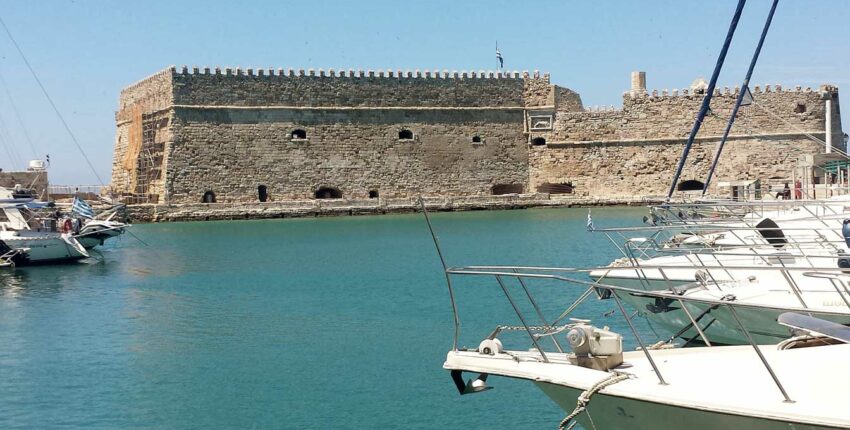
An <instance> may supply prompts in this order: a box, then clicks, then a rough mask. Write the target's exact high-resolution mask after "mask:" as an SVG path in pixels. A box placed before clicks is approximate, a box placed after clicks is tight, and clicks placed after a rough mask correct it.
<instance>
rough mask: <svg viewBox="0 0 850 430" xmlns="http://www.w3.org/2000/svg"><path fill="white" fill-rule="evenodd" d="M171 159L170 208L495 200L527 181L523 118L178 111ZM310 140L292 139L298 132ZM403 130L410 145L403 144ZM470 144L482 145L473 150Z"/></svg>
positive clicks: (512, 114) (503, 114)
mask: <svg viewBox="0 0 850 430" xmlns="http://www.w3.org/2000/svg"><path fill="white" fill-rule="evenodd" d="M175 117H176V118H177V120H176V121H175V123H174V134H175V136H176V138H175V141H174V142H173V145H172V148H173V149H172V151H171V154H170V163H171V165H172V166H174V167H173V168H171V169H170V171H169V177H168V181H169V185H168V186H169V190H170V192H171V198H172V201H187V202H195V201H200V199H201V198H202V196H203V194H204V193H205V192H206V191H213V192H214V193H215V194H216V198H217V201H234V202H235V201H256V200H257V187H258V186H260V185H265V186H266V187H267V189H268V193H269V194H270V195H271V197H272V199H274V200H282V199H306V198H313V197H314V193H315V191H316V190H317V189H318V188H319V187H333V188H337V189H339V190H340V191H342V194H343V197H346V198H366V197H368V195H369V191H373V190H374V191H378V193H379V195H380V196H381V197H403V196H411V195H418V194H422V195H476V194H490V192H491V188H492V186H493V185H496V184H521V185H522V186H524V185H525V183H526V181H527V170H526V166H527V152H526V145H525V139H524V137H523V134H522V123H521V118H522V116H521V110H518V111H509V110H508V111H485V112H465V113H459V112H455V111H450V110H449V111H433V110H429V111H397V110H388V111H384V110H365V111H363V110H359V111H338V110H330V111H327V110H309V111H303V110H274V111H267V110H232V109H231V110H217V111H215V112H214V114H213V113H211V112H209V111H206V110H202V109H193V108H177V109H176V112H175ZM296 128H298V129H304V130H305V131H306V132H307V139H305V140H297V139H296V140H293V139H292V131H293V130H294V129H296ZM402 128H404V129H407V130H410V131H412V132H413V133H414V138H413V139H412V140H400V139H399V131H400V130H401V129H402ZM473 136H479V137H480V138H481V141H482V142H480V143H473V142H472V138H473Z"/></svg>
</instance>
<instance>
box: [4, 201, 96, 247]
mask: <svg viewBox="0 0 850 430" xmlns="http://www.w3.org/2000/svg"><path fill="white" fill-rule="evenodd" d="M0 200H6V201H9V200H19V198H17V197H14V196H13V195H12V192H11V191H10V190H7V189H5V188H0ZM30 204H34V203H33V202H32V199H31V198H30V201H29V202H26V201H13V202H7V203H0V241H2V242H4V243H5V244H6V245H7V246H8V247H10V248H12V249H17V250H22V251H23V250H25V251H26V253H25V255H26V258H25V259H23V260H22V261H21V262H20V264H43V263H60V262H70V261H75V260H79V259H83V258H87V257H88V256H89V254H88V252H86V250H85V248H83V246H82V245H81V244H80V243H79V242H78V241H77V240H76V239H75V238H74V236H73V234H72V233H71V232H66V233H58V232H52V231H39V230H38V228H33V226H32V225H30V221H31V220H32V219H33V215H32V212H31V211H30V209H29V208H28V206H27V205H30Z"/></svg>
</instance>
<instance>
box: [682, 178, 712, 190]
mask: <svg viewBox="0 0 850 430" xmlns="http://www.w3.org/2000/svg"><path fill="white" fill-rule="evenodd" d="M704 186H705V184H704V183H702V182H700V181H697V180H696V179H688V180H687V181H682V182H679V185H677V186H676V190H678V191H702V187H704Z"/></svg>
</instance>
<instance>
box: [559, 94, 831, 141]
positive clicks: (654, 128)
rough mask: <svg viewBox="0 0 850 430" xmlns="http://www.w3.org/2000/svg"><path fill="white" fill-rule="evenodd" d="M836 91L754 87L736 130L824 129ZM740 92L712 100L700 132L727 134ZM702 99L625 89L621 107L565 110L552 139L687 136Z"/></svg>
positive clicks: (740, 113) (797, 131)
mask: <svg viewBox="0 0 850 430" xmlns="http://www.w3.org/2000/svg"><path fill="white" fill-rule="evenodd" d="M756 88H758V87H756ZM767 88H771V87H767ZM655 93H657V91H655ZM834 93H835V90H834V89H829V90H827V89H824V90H822V91H812V90H791V91H786V90H780V91H776V89H775V88H771V89H770V91H765V90H761V89H759V90H754V91H753V99H754V100H755V102H756V104H753V105H751V106H744V107H742V108H741V109H740V110H739V111H738V117H737V119H736V120H735V126H734V127H733V134H767V133H801V132H823V130H824V101H825V99H826V98H828V97H830V96H831V95H832V94H834ZM736 96H737V93H736V92H728V93H722V94H718V95H715V96H714V97H713V98H712V102H711V111H712V115H709V116H707V117H706V119H705V121H704V122H703V124H702V128H701V130H700V135H702V136H713V135H722V134H723V130H724V129H725V128H726V122H727V120H728V118H729V115H730V114H731V112H732V108H733V106H734V104H735V98H736ZM702 99H703V95H702V94H693V93H692V92H691V93H689V94H687V95H677V96H671V95H667V96H663V95H662V96H658V95H655V96H653V95H649V94H637V95H632V94H630V93H626V94H624V96H623V108H622V109H621V110H617V111H614V112H592V113H586V112H574V113H564V114H560V115H559V117H558V118H557V126H556V128H555V130H554V132H553V134H552V141H553V142H568V141H587V140H629V139H659V138H668V137H687V136H688V133H690V131H691V127H692V126H693V124H694V119H695V117H696V113H697V111H699V107H700V104H701V103H702ZM836 104H837V103H836ZM798 105H799V106H802V109H804V112H801V113H797V112H795V110H801V109H800V107H799V106H798Z"/></svg>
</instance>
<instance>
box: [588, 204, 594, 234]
mask: <svg viewBox="0 0 850 430" xmlns="http://www.w3.org/2000/svg"><path fill="white" fill-rule="evenodd" d="M587 231H593V217H592V216H591V215H590V209H588V210H587Z"/></svg>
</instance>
